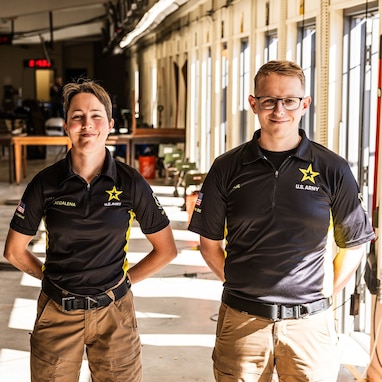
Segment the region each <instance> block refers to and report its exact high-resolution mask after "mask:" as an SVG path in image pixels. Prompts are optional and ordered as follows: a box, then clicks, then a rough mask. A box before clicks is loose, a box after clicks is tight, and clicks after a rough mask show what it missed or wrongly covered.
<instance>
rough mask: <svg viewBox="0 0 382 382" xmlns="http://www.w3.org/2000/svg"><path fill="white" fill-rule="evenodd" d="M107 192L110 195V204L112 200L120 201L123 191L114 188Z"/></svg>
mask: <svg viewBox="0 0 382 382" xmlns="http://www.w3.org/2000/svg"><path fill="white" fill-rule="evenodd" d="M106 192H107V193H108V194H109V200H108V202H110V200H113V199H115V200H118V201H119V195H120V194H122V192H123V191H117V188H116V187H115V186H114V187H113V188H112V189H111V190H110V191H107V190H106Z"/></svg>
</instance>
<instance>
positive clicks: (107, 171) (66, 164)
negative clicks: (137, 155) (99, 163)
mask: <svg viewBox="0 0 382 382" xmlns="http://www.w3.org/2000/svg"><path fill="white" fill-rule="evenodd" d="M105 150H106V156H105V162H104V164H103V169H102V171H101V174H100V175H104V176H108V177H109V178H111V179H113V181H114V182H116V179H117V167H116V164H115V160H114V159H113V158H112V156H111V153H110V151H109V150H108V149H107V148H106V147H105ZM76 176H77V174H75V173H74V172H73V169H72V150H71V149H70V150H69V151H68V152H67V154H66V157H65V159H64V160H63V171H62V173H61V174H60V179H59V183H60V184H62V183H64V182H66V181H68V180H69V179H70V178H73V177H76Z"/></svg>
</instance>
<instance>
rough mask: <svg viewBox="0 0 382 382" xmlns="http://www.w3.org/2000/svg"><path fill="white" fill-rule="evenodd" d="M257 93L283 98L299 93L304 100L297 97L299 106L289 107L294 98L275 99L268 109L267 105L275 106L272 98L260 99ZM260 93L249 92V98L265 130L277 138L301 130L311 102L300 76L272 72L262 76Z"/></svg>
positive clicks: (297, 95) (263, 130) (264, 132)
mask: <svg viewBox="0 0 382 382" xmlns="http://www.w3.org/2000/svg"><path fill="white" fill-rule="evenodd" d="M256 97H273V98H283V99H284V98H288V97H291V98H294V97H299V98H302V100H301V102H300V101H299V100H298V101H297V104H298V102H299V105H298V107H297V109H295V110H287V108H289V105H291V101H293V99H291V100H288V99H286V100H284V101H281V100H278V101H275V105H274V108H273V109H264V108H265V107H271V106H272V102H268V101H267V102H266V103H264V102H263V100H264V99H262V100H259V99H258V98H256ZM256 97H254V96H249V98H248V101H249V103H250V106H251V108H252V111H253V112H254V113H255V114H257V116H258V119H259V122H260V125H261V129H262V134H268V135H269V136H271V137H272V138H274V139H282V138H287V137H289V136H295V135H296V134H298V128H299V123H300V120H301V117H302V116H303V115H304V114H305V112H306V110H307V108H308V107H309V105H310V102H311V99H310V97H305V94H304V88H303V86H302V84H301V82H300V79H299V78H298V77H292V76H283V75H279V74H275V73H271V74H270V75H268V76H267V77H263V78H261V79H260V81H259V83H258V89H256ZM270 101H272V100H270ZM283 103H284V104H283ZM284 105H285V106H284Z"/></svg>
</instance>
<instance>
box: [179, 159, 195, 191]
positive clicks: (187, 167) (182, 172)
mask: <svg viewBox="0 0 382 382" xmlns="http://www.w3.org/2000/svg"><path fill="white" fill-rule="evenodd" d="M175 166H176V168H177V173H176V174H175V176H174V187H175V191H174V196H178V195H179V193H178V187H180V186H184V185H185V183H184V179H185V176H186V174H187V173H188V172H189V171H192V170H196V163H195V162H189V161H185V162H182V161H177V162H176V163H175ZM185 192H186V189H185Z"/></svg>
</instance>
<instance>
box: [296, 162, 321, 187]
mask: <svg viewBox="0 0 382 382" xmlns="http://www.w3.org/2000/svg"><path fill="white" fill-rule="evenodd" d="M299 170H300V171H301V172H302V173H303V174H304V176H303V177H302V179H301V182H303V181H304V180H310V181H311V182H312V183H316V182H315V181H314V178H315V177H316V176H317V175H320V173H319V172H316V171H313V169H312V164H310V165H309V167H308V168H307V169H306V170H304V169H303V168H299Z"/></svg>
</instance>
